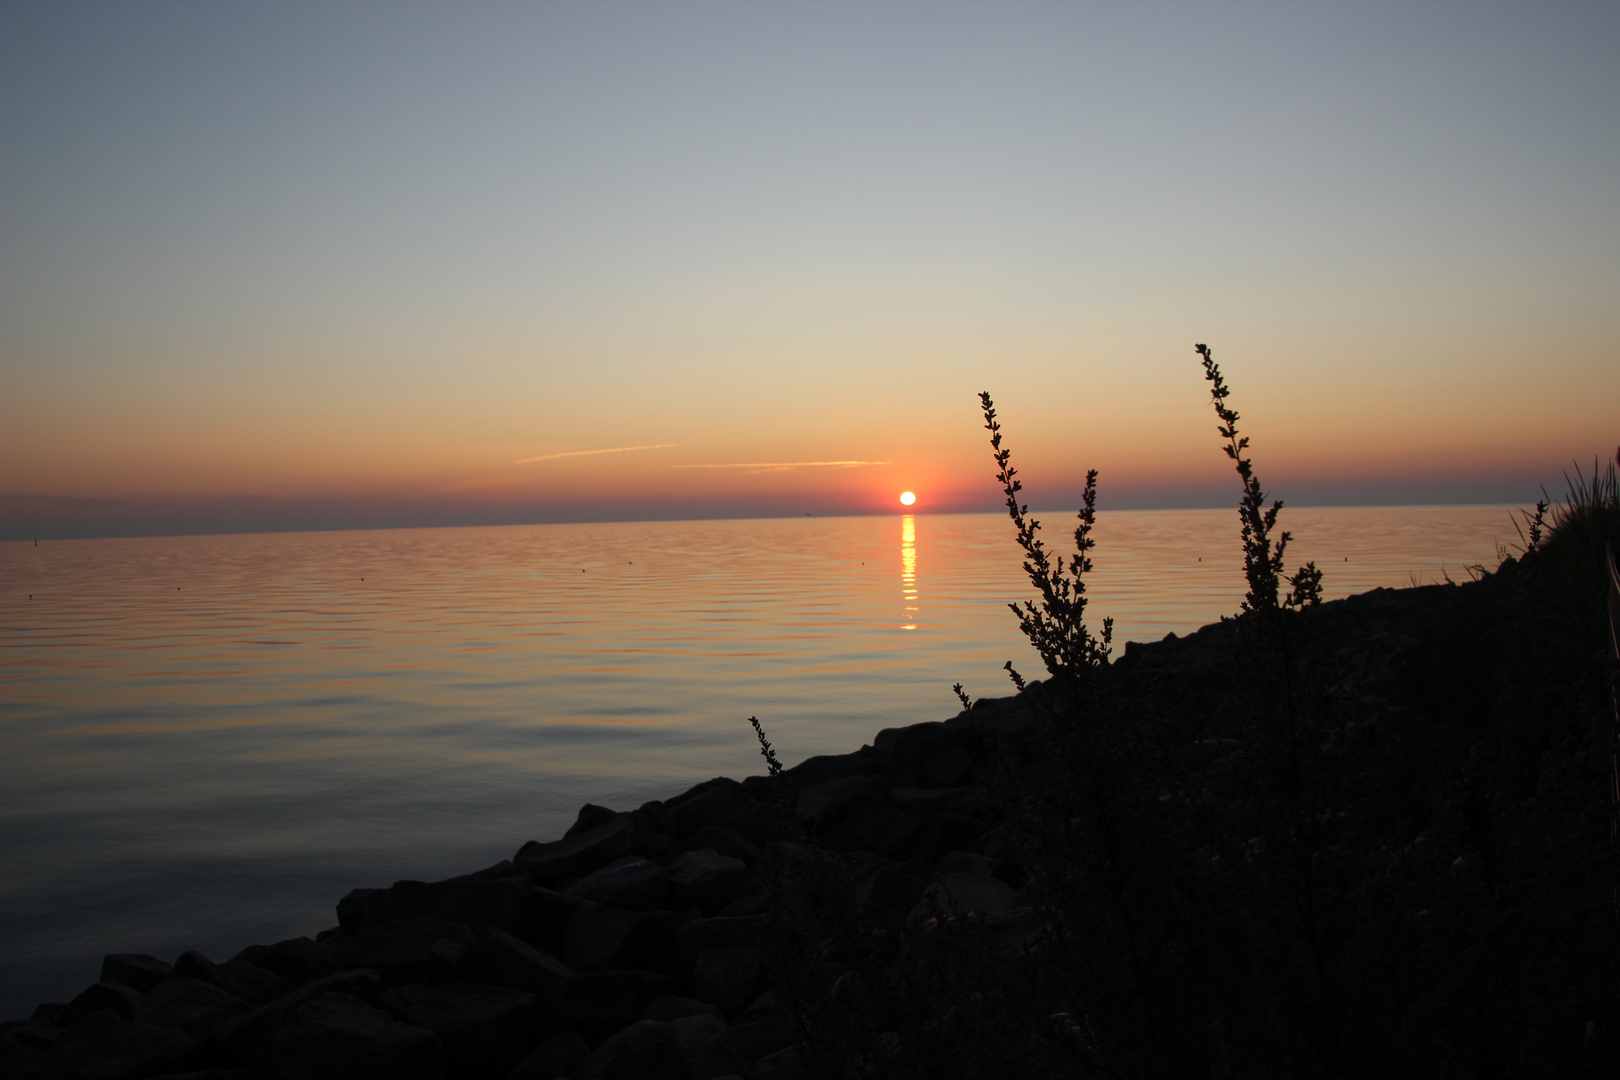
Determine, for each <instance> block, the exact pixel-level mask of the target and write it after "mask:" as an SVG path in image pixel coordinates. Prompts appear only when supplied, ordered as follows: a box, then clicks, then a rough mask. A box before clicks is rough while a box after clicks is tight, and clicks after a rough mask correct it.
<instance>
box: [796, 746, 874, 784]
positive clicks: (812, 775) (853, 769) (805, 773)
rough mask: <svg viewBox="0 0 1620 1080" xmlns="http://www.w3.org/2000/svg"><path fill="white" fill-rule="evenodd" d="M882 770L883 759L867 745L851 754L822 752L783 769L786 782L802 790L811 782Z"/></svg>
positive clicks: (862, 774) (816, 782)
mask: <svg viewBox="0 0 1620 1080" xmlns="http://www.w3.org/2000/svg"><path fill="white" fill-rule="evenodd" d="M882 771H883V759H882V758H881V757H879V756H878V755H877V754H876V753H874V752H873V750H872V748H871V747H869V746H863V747H861V748H860V749H859V750H856V751H855V752H854V753H852V754H823V755H821V756H818V757H813V758H807V759H806V760H804V761H801V762H800V763H799V764H797V765H795V766H793V768H791V769H787V770H785V771H784V775H785V776H786V777H787V778H788V782H789V783H792V784H796V785H798V787H799V790H801V791H803V790H804V789H805V788H807V787H810V786H811V785H812V784H820V783H825V782H826V781H828V780H838V779H841V778H843V777H846V776H870V775H873V774H876V773H881V772H882Z"/></svg>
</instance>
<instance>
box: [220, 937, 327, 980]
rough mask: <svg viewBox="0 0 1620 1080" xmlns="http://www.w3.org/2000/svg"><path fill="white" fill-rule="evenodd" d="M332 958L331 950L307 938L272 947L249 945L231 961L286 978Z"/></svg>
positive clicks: (277, 943)
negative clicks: (240, 962)
mask: <svg viewBox="0 0 1620 1080" xmlns="http://www.w3.org/2000/svg"><path fill="white" fill-rule="evenodd" d="M331 958H332V950H331V949H330V948H329V947H327V946H326V945H322V944H320V943H318V942H316V941H314V940H312V939H310V938H307V937H296V938H288V939H287V940H286V941H278V942H276V943H275V944H274V945H249V946H248V947H247V948H245V949H243V950H242V951H241V952H239V953H237V954H236V955H235V956H233V957H231V959H232V961H236V960H240V961H242V962H244V963H248V964H252V965H253V966H254V967H258V968H263V969H264V970H265V971H268V972H270V974H272V975H277V976H280V977H281V978H286V977H287V976H288V975H294V974H297V973H298V972H300V971H303V970H304V969H305V968H308V967H311V966H313V965H315V964H318V963H321V962H322V961H326V960H330V959H331Z"/></svg>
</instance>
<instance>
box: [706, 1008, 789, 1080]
mask: <svg viewBox="0 0 1620 1080" xmlns="http://www.w3.org/2000/svg"><path fill="white" fill-rule="evenodd" d="M792 1044H793V1029H792V1028H791V1027H789V1026H788V1022H787V1020H786V1019H784V1018H782V1017H771V1018H770V1019H766V1020H760V1021H757V1022H755V1023H752V1024H737V1025H734V1026H733V1027H732V1028H731V1029H730V1030H728V1031H726V1032H725V1033H724V1034H722V1035H721V1036H719V1038H717V1039H715V1040H714V1041H713V1042H711V1043H709V1044H708V1045H707V1046H705V1047H704V1048H703V1050H702V1051H700V1052H699V1054H698V1057H697V1060H696V1061H695V1062H694V1063H693V1068H692V1074H693V1077H694V1080H711V1078H714V1077H719V1076H722V1075H725V1074H728V1073H738V1074H744V1075H749V1076H752V1075H753V1071H752V1070H753V1065H754V1063H755V1062H757V1061H759V1060H760V1059H761V1058H764V1057H768V1056H769V1055H771V1054H773V1053H775V1052H776V1051H778V1050H781V1049H782V1048H784V1047H787V1046H791V1045H792Z"/></svg>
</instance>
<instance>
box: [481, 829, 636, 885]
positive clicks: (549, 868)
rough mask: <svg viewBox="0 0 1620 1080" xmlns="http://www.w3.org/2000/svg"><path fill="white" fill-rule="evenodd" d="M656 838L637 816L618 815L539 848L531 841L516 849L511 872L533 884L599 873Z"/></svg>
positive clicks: (540, 845)
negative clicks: (603, 868) (606, 821)
mask: <svg viewBox="0 0 1620 1080" xmlns="http://www.w3.org/2000/svg"><path fill="white" fill-rule="evenodd" d="M656 835H657V833H656V832H655V831H654V829H653V827H652V825H651V824H649V823H648V821H647V819H646V818H644V817H642V816H641V815H639V814H621V815H619V816H618V817H616V818H614V819H613V820H612V821H610V822H608V823H607V824H605V825H599V826H597V827H596V828H594V829H587V830H585V831H584V832H582V833H577V834H575V835H573V836H569V837H565V838H563V839H561V840H556V841H553V842H551V843H549V844H539V843H536V842H535V841H533V840H531V841H529V842H528V843H527V844H524V845H523V847H521V848H519V849H518V853H517V855H516V856H515V857H514V858H513V859H512V868H513V869H514V870H516V871H517V872H518V873H520V874H525V875H527V876H529V877H531V878H533V879H535V880H536V881H556V880H559V879H561V878H569V877H577V876H579V875H581V874H588V873H590V872H591V871H592V870H597V869H600V868H601V867H603V866H606V865H607V864H608V863H610V862H612V861H613V860H614V859H617V858H619V857H620V856H622V855H634V854H636V853H637V852H639V851H642V850H644V849H645V848H646V847H647V846H648V845H649V844H651V843H652V841H653V838H654V837H655V836H656Z"/></svg>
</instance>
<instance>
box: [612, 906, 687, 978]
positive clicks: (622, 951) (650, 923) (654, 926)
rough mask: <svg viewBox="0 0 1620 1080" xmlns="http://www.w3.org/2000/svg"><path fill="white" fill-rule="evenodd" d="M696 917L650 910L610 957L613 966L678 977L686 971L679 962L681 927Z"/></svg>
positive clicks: (681, 912)
mask: <svg viewBox="0 0 1620 1080" xmlns="http://www.w3.org/2000/svg"><path fill="white" fill-rule="evenodd" d="M696 918H698V912H696V911H649V912H646V913H645V914H643V915H642V916H641V918H639V919H637V920H636V925H635V926H634V927H633V928H631V930H630V934H629V936H627V937H626V938H625V939H624V942H623V944H621V945H620V946H619V951H618V952H617V953H615V954H614V955H613V962H612V966H613V967H615V968H622V969H624V970H626V971H633V970H637V969H640V970H643V971H656V972H658V973H659V974H662V975H679V974H681V973H682V972H684V971H685V970H686V966H685V964H684V963H682V961H681V949H680V944H679V935H680V930H681V927H683V926H685V925H686V924H687V923H689V922H692V921H693V920H694V919H696Z"/></svg>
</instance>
